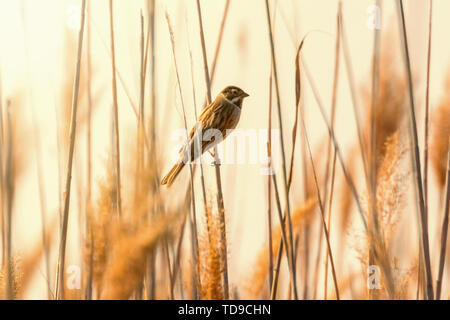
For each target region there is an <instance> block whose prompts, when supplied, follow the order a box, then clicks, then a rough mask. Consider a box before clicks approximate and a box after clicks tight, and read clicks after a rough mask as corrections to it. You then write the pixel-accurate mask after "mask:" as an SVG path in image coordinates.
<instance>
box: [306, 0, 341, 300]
mask: <svg viewBox="0 0 450 320" xmlns="http://www.w3.org/2000/svg"><path fill="white" fill-rule="evenodd" d="M341 19H342V1H339V2H338V10H337V17H336V44H335V55H334V56H335V58H334V59H335V60H334V74H333V89H332V94H331V97H332V98H331V127H332V129H333V130H334V123H335V118H336V100H337V92H338V80H339V61H340V47H341V26H340V24H341ZM305 133H306V130H305ZM331 151H332V142H331V139H328V146H327V153H326V154H327V161H326V166H325V168H326V169H325V178H324V180H323V181H324V183H323V184H324V185H323V190H324V193H325V194H324V199H323V201H324V203H325V204H327V203H328V204H329V209H328V222H327V225H328V230H327V232H328V233H329V232H330V219H331V203H332V202H331V199H332V194H333V187H334V177H335V173H336V170H335V169H336V151H335V150H334V151H333V161H332V162H331V161H330V158H331ZM330 163H331V164H332V173H331V174H332V176H331V179H332V182H331V190H330V193H331V195H330V201H328V180H329V170H330V165H329V164H330ZM325 208H326V206H325ZM321 227H322V226H319V234H320V238H319V248H318V250H317V258H316V270H318V268H319V260H320V253H321V250H322V235H323V233H322V232H321ZM324 274H325V281H324V292H325V293H324V297H325V298H326V297H327V283H328V281H327V280H328V253H327V254H326V255H325V273H324ZM318 275H319V273H318V272H316V274H315V278H314V296H313V297H314V298H315V297H316V290H317V283H318Z"/></svg>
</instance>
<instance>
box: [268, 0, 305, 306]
mask: <svg viewBox="0 0 450 320" xmlns="http://www.w3.org/2000/svg"><path fill="white" fill-rule="evenodd" d="M266 14H267V22H268V33H269V39H270V49H271V58H272V65H273V75H274V80H275V92H276V95H277V107H278V122H279V127H280V145H281V158H282V167H283V178H284V184H283V185H284V194H285V201H286V211H287V220H288V228H289V246H290V248H286V250H289V255H288V256H289V259H290V260H291V276H292V279H291V281H292V287H293V291H294V299H295V300H297V299H298V293H297V284H296V270H295V269H296V268H295V265H294V240H293V231H292V220H291V209H290V204H289V190H288V178H287V169H286V154H285V152H284V138H283V121H282V115H281V103H280V90H279V84H278V73H277V65H276V59H275V47H274V41H273V34H272V22H271V18H270V9H269V1H268V0H266Z"/></svg>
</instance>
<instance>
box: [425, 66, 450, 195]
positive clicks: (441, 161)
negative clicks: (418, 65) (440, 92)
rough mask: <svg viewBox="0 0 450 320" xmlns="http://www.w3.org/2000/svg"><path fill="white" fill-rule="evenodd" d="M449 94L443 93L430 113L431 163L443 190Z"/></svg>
mask: <svg viewBox="0 0 450 320" xmlns="http://www.w3.org/2000/svg"><path fill="white" fill-rule="evenodd" d="M446 88H450V73H449V75H448V77H447V83H446ZM448 119H450V95H448V94H447V95H445V96H444V98H443V100H442V101H441V103H440V104H439V106H438V108H437V109H436V110H435V111H434V114H433V115H432V123H431V124H432V140H431V145H430V157H431V164H432V165H433V168H434V172H435V174H436V178H437V183H438V187H439V189H440V190H442V191H443V190H444V187H445V175H446V161H445V157H446V155H447V153H448V150H449V147H448V137H450V121H448Z"/></svg>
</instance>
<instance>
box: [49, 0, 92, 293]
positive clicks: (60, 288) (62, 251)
mask: <svg viewBox="0 0 450 320" xmlns="http://www.w3.org/2000/svg"><path fill="white" fill-rule="evenodd" d="M85 11H86V0H83V2H82V5H81V24H80V31H79V33H78V50H77V67H76V75H75V84H74V92H73V99H72V114H71V120H70V145H69V156H68V159H67V176H66V185H65V192H64V215H63V225H62V232H61V242H60V247H59V259H58V270H57V282H56V298H57V300H58V299H64V263H65V257H66V242H67V227H68V222H69V206H70V191H71V182H72V164H73V153H74V150H75V138H76V126H77V109H78V92H79V89H80V74H81V56H82V52H83V35H84V20H85Z"/></svg>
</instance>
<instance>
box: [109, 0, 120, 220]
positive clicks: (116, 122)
mask: <svg viewBox="0 0 450 320" xmlns="http://www.w3.org/2000/svg"><path fill="white" fill-rule="evenodd" d="M109 27H110V35H111V60H112V64H111V67H112V92H113V112H114V135H115V139H114V140H115V141H114V142H115V148H116V156H115V166H116V189H117V190H116V192H117V213H118V215H119V217H120V216H121V215H122V200H121V194H120V193H121V191H120V186H121V184H120V139H119V107H118V103H117V79H116V51H115V42H114V12H113V0H109Z"/></svg>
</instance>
